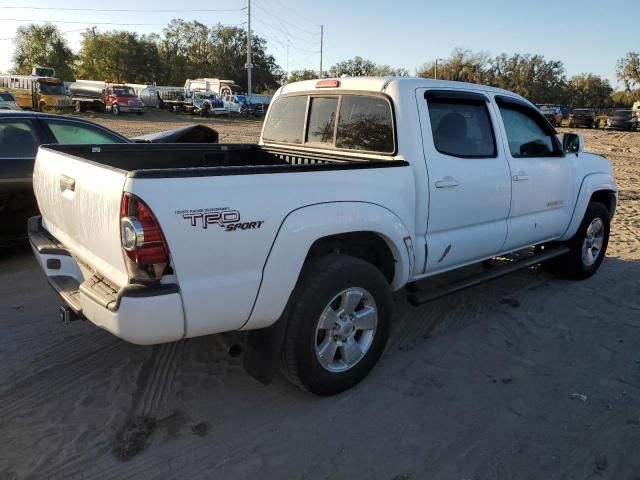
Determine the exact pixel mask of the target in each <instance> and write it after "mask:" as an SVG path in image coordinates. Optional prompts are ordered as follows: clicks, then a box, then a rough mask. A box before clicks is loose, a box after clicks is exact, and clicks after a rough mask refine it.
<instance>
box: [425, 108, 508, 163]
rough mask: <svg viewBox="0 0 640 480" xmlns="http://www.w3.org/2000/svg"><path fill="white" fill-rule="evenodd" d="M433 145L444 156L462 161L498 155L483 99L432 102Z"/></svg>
mask: <svg viewBox="0 0 640 480" xmlns="http://www.w3.org/2000/svg"><path fill="white" fill-rule="evenodd" d="M428 105H429V118H430V119H431V132H432V134H433V143H434V145H435V147H436V150H438V151H439V152H440V153H443V154H445V155H451V156H454V157H462V158H486V157H495V156H496V141H495V136H494V133H493V128H492V126H491V119H490V117H489V112H488V110H487V106H486V104H485V102H484V101H481V100H454V99H451V100H448V99H433V100H428Z"/></svg>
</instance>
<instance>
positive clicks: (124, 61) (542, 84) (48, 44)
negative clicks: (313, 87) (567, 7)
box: [13, 19, 640, 108]
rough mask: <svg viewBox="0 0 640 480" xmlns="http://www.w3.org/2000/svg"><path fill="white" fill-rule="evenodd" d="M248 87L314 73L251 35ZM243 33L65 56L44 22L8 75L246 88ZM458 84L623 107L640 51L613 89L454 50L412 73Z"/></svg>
mask: <svg viewBox="0 0 640 480" xmlns="http://www.w3.org/2000/svg"><path fill="white" fill-rule="evenodd" d="M252 44H253V89H254V91H256V92H272V91H274V90H275V89H276V88H278V87H279V86H280V85H282V84H283V83H287V82H293V81H298V80H305V79H314V78H317V77H318V72H317V71H315V70H310V69H307V70H296V71H292V72H289V73H288V74H287V73H286V72H284V71H283V69H282V68H281V67H280V66H279V65H278V64H277V63H276V61H275V58H274V57H273V55H271V54H269V53H268V51H267V41H266V40H265V39H264V38H262V37H260V36H259V35H253V36H252ZM246 57H247V33H246V31H245V30H243V29H241V28H238V27H229V26H223V25H221V24H217V25H214V26H212V27H208V26H206V25H204V24H202V23H200V22H197V21H192V22H186V21H184V20H181V19H174V20H172V21H171V22H169V24H168V25H167V26H166V27H165V28H163V29H162V32H161V33H160V34H157V33H153V34H149V35H140V34H138V33H136V32H129V31H117V30H114V31H107V32H98V31H96V30H95V28H91V29H87V30H86V31H85V32H84V33H83V34H82V41H81V44H80V49H79V51H78V52H73V51H72V50H71V48H69V45H68V43H67V41H66V39H65V38H64V35H63V34H62V32H60V30H59V29H58V28H57V27H55V26H54V25H52V24H44V25H35V24H32V25H26V26H22V27H20V28H18V30H17V33H16V38H15V52H14V55H13V64H14V67H13V71H14V73H19V74H29V73H30V72H31V69H32V67H33V66H35V65H43V66H50V67H53V68H55V69H56V72H57V74H58V76H59V77H61V78H62V79H63V80H73V79H75V78H86V79H104V80H110V81H115V82H121V81H126V82H131V83H145V82H156V83H157V84H159V85H182V84H183V83H184V80H185V79H187V78H198V77H212V78H224V79H232V80H235V81H236V82H237V83H238V84H239V85H241V86H242V87H243V88H245V89H246V86H247V85H246V70H245V68H244V65H245V62H246ZM323 73H324V75H325V76H331V77H340V76H343V75H348V76H363V75H369V76H408V75H409V71H408V70H407V69H405V68H394V67H392V66H390V65H379V64H376V63H375V62H373V61H371V60H367V59H364V58H362V57H359V56H357V57H354V58H352V59H348V60H344V61H341V62H338V63H336V64H334V65H332V66H331V67H330V68H329V69H328V70H327V71H326V72H323ZM436 74H437V78H439V79H444V80H455V81H464V82H471V83H481V84H485V85H492V86H496V87H500V88H504V89H506V90H510V91H513V92H516V93H519V94H520V95H522V96H524V97H526V98H528V99H529V100H531V101H532V102H535V103H559V104H566V105H572V106H583V107H592V108H606V107H623V106H625V107H628V106H630V105H631V104H632V103H633V102H634V101H639V100H640V54H638V53H637V52H630V53H628V54H627V55H625V57H624V58H621V59H620V60H618V62H617V64H616V75H617V78H618V80H620V82H621V83H622V84H623V85H624V86H625V89H624V90H623V91H617V92H615V91H614V89H613V87H612V86H611V84H610V83H609V81H608V80H607V79H605V78H602V77H600V76H598V75H594V74H591V73H582V74H579V75H574V76H572V77H570V78H569V77H567V74H566V70H565V68H564V65H563V63H562V62H561V61H559V60H547V59H545V58H544V57H543V56H542V55H536V54H517V53H516V54H513V55H507V54H504V53H503V54H500V55H497V56H495V57H491V56H490V55H489V54H487V53H485V52H474V51H472V50H469V49H463V48H456V49H455V50H454V51H453V52H452V53H451V55H450V56H449V57H448V58H445V59H439V60H438V65H437V73H436V65H435V62H427V63H424V64H422V65H420V66H419V67H418V68H417V69H416V76H418V77H424V78H434V77H435V76H436Z"/></svg>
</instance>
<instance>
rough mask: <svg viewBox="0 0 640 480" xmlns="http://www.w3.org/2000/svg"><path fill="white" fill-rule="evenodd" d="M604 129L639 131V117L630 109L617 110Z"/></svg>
mask: <svg viewBox="0 0 640 480" xmlns="http://www.w3.org/2000/svg"><path fill="white" fill-rule="evenodd" d="M604 128H608V129H611V130H629V131H631V130H638V117H637V116H636V113H635V112H634V111H633V110H631V109H630V108H629V109H621V110H615V111H614V112H613V115H611V116H610V117H609V118H608V119H607V123H606V124H605V126H604Z"/></svg>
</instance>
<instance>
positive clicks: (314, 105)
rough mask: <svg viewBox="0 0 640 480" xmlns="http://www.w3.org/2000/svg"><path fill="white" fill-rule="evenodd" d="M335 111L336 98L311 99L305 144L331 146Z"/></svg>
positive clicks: (336, 108) (336, 105) (336, 106)
mask: <svg viewBox="0 0 640 480" xmlns="http://www.w3.org/2000/svg"><path fill="white" fill-rule="evenodd" d="M337 111H338V97H333V98H323V97H314V98H312V99H311V105H310V107H309V126H308V127H307V142H309V143H329V144H333V130H334V128H335V125H336V113H337Z"/></svg>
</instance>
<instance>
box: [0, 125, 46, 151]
mask: <svg viewBox="0 0 640 480" xmlns="http://www.w3.org/2000/svg"><path fill="white" fill-rule="evenodd" d="M39 143H40V142H38V136H37V135H36V132H35V129H34V127H33V124H32V123H31V122H30V121H28V120H23V121H11V122H0V158H34V157H35V156H36V151H37V150H38V145H39Z"/></svg>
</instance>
